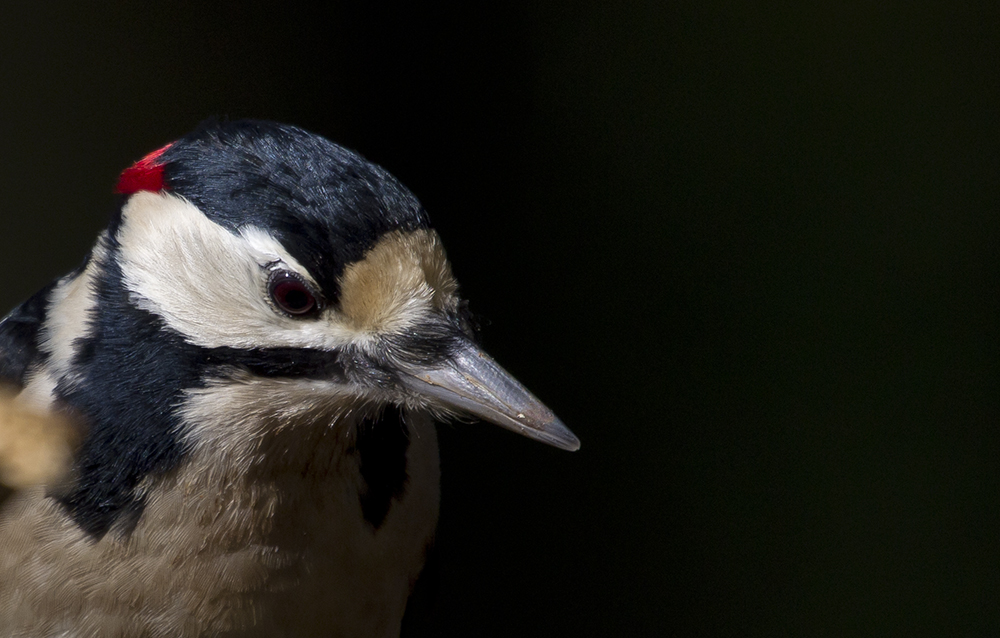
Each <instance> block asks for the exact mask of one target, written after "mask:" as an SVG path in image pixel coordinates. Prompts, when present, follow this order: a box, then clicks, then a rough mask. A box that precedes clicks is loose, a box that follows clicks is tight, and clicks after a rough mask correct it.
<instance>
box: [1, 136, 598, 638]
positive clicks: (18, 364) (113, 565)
mask: <svg viewBox="0 0 1000 638" xmlns="http://www.w3.org/2000/svg"><path fill="white" fill-rule="evenodd" d="M118 192H119V193H120V194H121V207H120V209H119V210H118V211H117V213H116V214H115V215H114V216H113V218H112V220H111V223H110V225H109V226H108V228H107V230H106V231H105V232H103V233H102V234H101V235H100V237H99V238H98V240H97V243H96V245H95V246H94V248H93V250H92V251H91V253H90V255H89V256H88V257H87V259H86V261H85V263H84V264H83V265H82V266H81V267H80V268H79V269H77V270H76V271H74V272H72V273H70V274H69V275H67V276H65V277H63V278H61V279H59V280H57V281H55V282H54V283H52V284H51V285H49V286H48V287H46V288H44V289H43V290H41V291H40V292H38V293H37V294H36V295H34V296H33V297H32V298H31V299H29V300H28V301H27V302H25V303H24V304H23V305H21V306H20V307H19V308H17V309H15V310H14V311H13V312H12V313H11V314H10V315H8V317H7V318H6V319H5V320H4V321H3V322H2V323H0V382H4V383H6V384H7V385H8V386H11V387H12V388H14V391H15V392H16V393H17V396H16V397H15V398H14V399H13V401H15V402H17V403H18V405H20V406H22V407H23V408H24V409H25V410H29V411H32V410H33V411H35V413H44V412H46V411H47V412H48V413H49V414H53V415H60V417H61V418H62V419H63V421H64V422H68V423H71V424H73V425H72V427H73V431H74V432H75V436H76V438H77V439H78V441H79V444H78V446H77V447H75V448H70V449H72V450H73V451H72V453H71V456H70V457H69V458H71V462H70V464H69V472H68V473H67V474H66V475H64V476H63V477H62V478H61V479H60V480H57V481H49V484H48V485H46V486H37V487H33V488H27V489H24V490H23V491H21V492H20V493H18V494H16V495H15V496H14V497H12V498H11V499H9V501H8V502H7V503H6V504H5V506H4V509H3V510H2V512H0V634H2V635H16V636H95V637H96V636H101V637H113V636H164V637H166V636H171V637H174V636H222V635H226V636H229V635H233V636H237V635H238V636H269V637H273V636H396V635H398V634H399V630H400V622H401V619H402V617H403V615H404V611H405V609H406V606H407V599H408V596H409V594H410V591H411V588H412V586H413V583H414V582H415V581H416V579H417V577H418V575H419V574H420V571H421V568H422V566H423V564H424V560H425V549H426V548H427V547H428V544H429V543H430V542H431V540H432V538H433V535H434V531H435V526H436V521H437V517H438V503H439V487H438V484H439V468H438V448H437V438H436V434H435V429H434V421H435V420H436V419H446V418H449V417H453V416H463V415H464V416H471V417H478V418H480V419H483V420H486V421H489V422H492V423H495V424H497V425H500V426H502V427H505V428H508V429H511V430H513V431H515V432H519V433H521V434H524V435H526V436H528V437H531V438H533V439H536V440H539V441H542V442H545V443H548V444H550V445H554V446H556V447H559V448H562V449H566V450H575V449H577V448H578V447H579V441H578V440H577V438H576V437H575V436H574V435H573V434H572V433H571V432H570V431H569V430H568V429H567V428H566V427H565V426H564V425H563V424H562V423H561V422H560V421H559V420H558V419H557V418H556V417H555V416H554V415H553V414H552V412H551V411H549V410H548V409H547V408H546V407H545V406H544V405H542V404H541V403H540V402H539V401H538V400H537V399H536V398H535V397H534V396H532V395H531V394H530V393H529V392H528V391H527V390H526V389H525V388H524V387H523V386H521V385H520V384H519V383H518V382H517V381H516V380H515V379H514V378H513V377H511V376H510V375H509V374H508V373H507V372H505V371H504V370H503V369H502V368H501V367H500V366H498V365H497V364H496V363H495V362H494V361H493V360H492V359H491V358H490V357H489V356H487V355H486V354H485V353H484V352H483V351H482V350H480V349H479V347H477V345H476V342H475V340H474V338H473V330H472V328H471V326H470V321H469V318H468V314H467V311H466V306H465V304H464V302H463V301H462V300H461V298H460V297H459V295H458V286H457V284H456V282H455V279H454V278H453V276H452V272H451V268H450V266H449V263H448V261H447V259H446V257H445V253H444V250H443V248H442V246H441V241H440V239H439V237H438V235H437V234H436V233H435V231H434V230H432V228H431V226H430V223H429V221H428V217H427V214H426V212H425V211H424V209H423V208H422V206H421V205H420V203H419V202H418V201H417V199H416V198H415V197H414V196H413V195H412V194H411V193H410V192H409V191H408V190H407V189H406V188H405V187H403V186H402V185H401V184H400V183H399V182H398V181H397V180H396V179H395V178H393V177H392V176H391V175H390V174H389V173H387V172H386V171H385V170H383V169H382V168H380V167H378V166H376V165H374V164H372V163H370V162H368V161H366V160H364V159H363V158H362V157H360V156H359V155H357V154H355V153H353V152H351V151H348V150H346V149H344V148H342V147H340V146H337V145H336V144H333V143H331V142H329V141H327V140H326V139H323V138H321V137H319V136H316V135H313V134H310V133H307V132H305V131H303V130H301V129H299V128H295V127H292V126H286V125H280V124H273V123H267V122H258V121H239V122H227V123H221V124H211V125H206V126H204V127H202V128H201V129H199V130H197V131H195V132H194V133H192V134H190V135H188V136H186V137H184V138H182V139H180V140H178V141H176V142H174V143H172V144H169V145H167V146H165V147H163V148H161V149H160V150H158V151H156V152H154V153H152V154H150V155H148V156H146V157H145V158H144V159H142V160H141V161H139V162H138V163H136V164H135V165H134V166H132V167H131V168H129V169H127V170H126V171H125V172H124V173H123V174H122V175H121V178H120V180H119V182H118ZM56 456H58V455H56Z"/></svg>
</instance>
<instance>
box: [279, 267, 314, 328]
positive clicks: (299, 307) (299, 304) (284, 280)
mask: <svg viewBox="0 0 1000 638" xmlns="http://www.w3.org/2000/svg"><path fill="white" fill-rule="evenodd" d="M267 294H268V295H270V297H271V302H272V303H273V304H274V306H275V307H276V308H277V309H278V310H280V311H281V312H284V313H285V314H287V315H289V316H292V317H305V316H308V315H314V314H316V313H317V312H318V311H319V310H320V309H321V304H320V301H319V299H318V298H317V297H318V296H317V295H316V294H315V293H314V292H313V291H312V289H311V287H310V286H309V285H308V284H307V283H306V282H305V281H303V280H302V278H301V277H299V276H298V275H296V274H295V273H293V272H290V271H287V270H275V271H274V272H272V273H271V277H270V279H268V281H267Z"/></svg>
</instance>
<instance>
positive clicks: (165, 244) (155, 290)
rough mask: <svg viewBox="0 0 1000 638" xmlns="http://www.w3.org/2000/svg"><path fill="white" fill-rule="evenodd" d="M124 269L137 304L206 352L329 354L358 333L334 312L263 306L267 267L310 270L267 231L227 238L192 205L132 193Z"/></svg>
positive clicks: (123, 233)
mask: <svg viewBox="0 0 1000 638" xmlns="http://www.w3.org/2000/svg"><path fill="white" fill-rule="evenodd" d="M122 218H123V222H122V225H121V227H120V229H119V231H118V236H117V238H118V242H119V244H120V245H121V253H120V260H121V268H122V273H123V276H124V279H125V284H126V286H127V287H128V289H129V290H130V291H131V292H132V294H133V300H134V301H135V303H136V304H137V305H138V306H139V307H140V308H143V309H144V310H147V311H149V312H152V313H154V314H156V315H157V316H159V317H161V318H162V319H163V320H164V321H165V322H166V324H167V325H168V326H169V327H170V328H172V329H174V330H175V331H177V332H179V333H180V334H182V335H184V336H185V337H186V338H187V340H188V341H190V342H191V343H194V344H197V345H199V346H203V347H206V348H214V347H226V346H228V347H233V348H268V347H291V348H317V349H334V348H337V347H339V346H343V345H344V344H346V343H349V342H351V341H353V340H354V339H355V337H356V334H355V333H354V331H353V330H351V329H350V328H349V327H348V326H346V325H345V324H344V323H343V322H342V321H340V320H339V318H338V317H337V315H336V313H335V312H332V311H327V312H324V314H323V315H322V316H320V317H319V318H317V319H307V320H296V319H292V318H291V317H286V316H284V315H282V314H279V313H278V312H276V311H275V310H274V308H272V307H271V305H270V304H269V303H268V300H267V299H268V298H267V290H266V286H267V277H268V267H269V265H273V264H274V263H275V262H282V265H281V267H284V268H287V269H289V270H294V271H295V272H297V273H298V274H299V275H301V276H302V277H303V278H305V279H306V280H309V281H311V277H310V276H309V273H308V272H307V271H306V270H305V269H303V268H302V267H301V265H299V264H298V263H297V262H295V260H294V259H293V258H292V257H291V256H290V255H289V254H288V253H287V252H286V251H285V250H284V249H283V248H282V247H281V244H280V243H279V242H278V241H277V240H275V239H274V238H273V237H270V236H269V235H268V234H267V233H266V232H265V231H263V230H261V229H257V228H248V229H246V230H244V231H243V232H242V233H241V234H239V235H236V234H234V233H231V232H230V231H228V230H227V229H225V228H223V227H222V226H220V225H218V224H216V223H214V222H212V221H211V220H209V219H208V218H207V217H205V215H204V214H202V212H201V211H199V210H198V208H197V207H195V206H194V205H193V204H191V203H190V202H188V201H187V200H184V199H182V198H179V197H176V196H174V195H170V194H165V193H150V192H140V193H136V194H135V195H133V196H132V197H131V199H129V201H128V203H127V204H126V205H125V207H124V208H123V209H122Z"/></svg>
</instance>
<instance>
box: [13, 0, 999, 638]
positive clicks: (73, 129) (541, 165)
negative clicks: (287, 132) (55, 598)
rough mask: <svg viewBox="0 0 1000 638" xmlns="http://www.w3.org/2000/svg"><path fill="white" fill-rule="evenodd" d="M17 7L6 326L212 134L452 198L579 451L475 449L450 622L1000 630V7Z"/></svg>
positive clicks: (530, 373)
mask: <svg viewBox="0 0 1000 638" xmlns="http://www.w3.org/2000/svg"><path fill="white" fill-rule="evenodd" d="M10 4H14V3H8V5H10ZM18 4H23V5H25V6H22V7H18V8H13V7H11V6H5V7H4V8H3V10H2V14H0V20H2V29H3V36H2V38H0V163H2V164H0V170H2V173H0V247H2V250H3V253H2V255H3V259H2V267H3V282H4V285H3V288H2V290H0V301H2V302H3V306H4V308H9V307H11V306H13V305H14V304H15V303H17V302H18V301H19V300H21V299H23V298H24V297H26V296H27V295H28V294H30V293H31V292H32V291H34V290H35V289H37V288H39V287H40V286H41V285H42V284H43V283H45V282H47V281H48V280H50V279H51V278H53V277H54V276H56V275H58V274H61V273H63V272H66V271H67V270H69V269H70V268H72V267H73V266H75V265H76V264H77V263H78V262H79V261H80V260H81V259H82V257H83V256H84V254H85V252H86V250H87V248H88V246H89V245H90V243H91V242H92V240H93V238H94V236H95V235H96V233H97V232H98V231H99V229H100V228H101V227H102V226H103V224H104V223H105V222H106V219H107V216H108V214H109V213H110V210H111V207H112V206H113V202H114V199H113V197H112V195H111V188H112V185H113V184H114V181H115V179H116V176H117V173H118V171H120V170H121V169H122V168H124V167H125V166H127V165H128V164H129V163H131V162H132V161H134V160H136V159H138V158H139V157H141V156H142V155H143V154H145V153H146V152H148V151H150V150H152V149H154V148H157V147H159V146H161V145H163V144H164V143H166V142H169V141H170V140H172V139H174V138H175V137H177V136H179V135H181V134H183V133H184V132H186V131H188V130H189V129H191V128H193V127H194V126H195V125H196V124H197V123H198V122H199V121H200V120H201V119H203V118H204V117H206V116H209V115H222V116H231V117H247V116H251V117H262V118H268V119H276V120H280V121H287V122H290V123H294V124H298V125H300V126H304V127H306V128H309V129H311V130H314V131H316V132H319V133H322V134H324V135H326V136H328V137H330V138H332V139H334V140H336V141H339V142H341V143H343V144H345V145H347V146H349V147H352V148H355V149H357V150H359V151H360V152H362V153H363V154H365V155H366V156H367V157H368V158H369V159H372V160H373V161H376V162H378V163H380V164H382V165H384V166H385V167H386V168H388V169H389V170H390V171H391V172H393V173H394V174H396V175H397V176H398V177H399V178H400V179H401V180H402V181H403V182H404V183H405V184H407V185H408V186H409V187H410V188H411V189H412V190H413V191H414V192H415V193H416V194H417V196H418V197H420V198H421V199H422V201H423V202H424V204H425V205H426V207H427V208H428V210H429V211H430V213H431V216H432V218H433V219H434V221H435V223H436V225H437V227H438V229H439V231H440V232H441V234H442V235H443V237H444V240H445V243H446V245H447V247H448V249H449V253H450V256H451V258H452V262H453V264H454V267H455V270H456V273H457V275H458V277H459V279H460V281H461V282H462V284H463V286H464V291H465V294H466V295H467V297H468V298H469V299H471V302H472V309H473V310H474V311H476V312H478V313H480V314H481V315H483V316H485V317H487V318H488V319H489V323H488V325H487V326H486V333H485V344H486V346H487V349H488V350H490V351H491V352H492V353H493V354H494V356H495V357H496V358H497V359H498V360H499V361H500V362H501V363H503V364H504V365H505V366H506V367H507V368H508V369H510V370H511V371H512V372H514V373H515V374H516V375H517V376H519V377H520V378H521V379H522V381H524V382H525V384H526V385H528V386H529V387H530V388H532V389H533V390H534V391H535V393H536V394H538V395H539V396H540V397H542V398H543V399H544V400H545V401H546V402H547V403H548V404H549V405H550V407H552V408H553V409H554V410H555V411H556V413H557V414H559V415H560V416H561V417H562V419H563V420H564V421H565V422H566V423H567V424H568V425H569V426H570V427H571V428H572V429H573V430H574V431H575V432H576V433H577V434H578V435H579V436H580V438H581V440H582V441H583V447H582V449H581V451H580V452H578V453H575V454H569V453H565V452H559V451H556V450H553V449H549V448H547V447H544V446H542V445H539V444H535V443H532V442H530V441H528V440H527V439H522V438H520V437H516V436H513V435H511V434H509V433H507V432H505V431H501V430H499V429H498V428H494V427H487V426H484V425H475V426H466V425H459V426H454V427H446V428H444V429H443V432H442V454H443V460H442V466H443V472H444V483H443V511H442V519H441V527H440V552H441V558H442V567H441V579H442V580H441V583H442V588H441V591H440V599H439V602H440V606H439V614H438V616H437V619H436V621H435V622H436V624H435V631H436V632H437V633H439V634H440V635H446V636H582V635H588V636H607V635H634V636H659V635H682V636H689V635H802V636H805V635H808V636H820V635H830V636H843V635H885V636H893V635H898V636H914V635H929V636H940V635H997V634H998V633H1000V551H998V534H1000V513H998V507H997V503H998V495H1000V490H998V488H1000V470H998V467H1000V455H998V447H1000V436H998V425H1000V424H998V418H997V417H998V399H1000V387H998V385H1000V384H998V380H1000V379H998V377H1000V369H998V363H1000V358H998V350H1000V339H998V327H1000V321H998V320H1000V308H998V298H997V285H998V272H997V267H996V266H997V260H996V257H995V255H996V253H997V248H998V245H1000V244H998V240H1000V237H998V235H1000V233H998V230H1000V228H998V227H1000V224H998V215H997V213H998V204H1000V189H998V180H997V177H998V169H1000V161H998V160H1000V153H998V142H1000V136H998V133H1000V124H998V122H1000V115H998V99H997V98H998V69H1000V66H998V65H1000V58H998V42H1000V40H998V35H1000V33H998V28H997V27H998V15H1000V12H998V10H997V9H996V8H994V7H993V6H992V5H993V4H994V3H987V2H981V3H978V4H977V3H959V2H945V1H943V0H942V1H939V2H919V1H918V2H862V1H856V2H848V3H829V4H831V5H835V6H825V4H824V3H815V2H778V3H757V2H720V1H717V0H708V1H706V0H699V1H697V2H645V3H644V2H632V3H623V2H596V1H594V2H582V3H574V4H570V3H559V2H551V1H543V2H535V3H524V4H523V5H520V6H515V7H499V6H496V5H494V4H490V5H484V6H473V4H472V3H469V4H467V5H462V8H454V7H452V8H447V9H446V8H434V7H431V6H421V5H419V4H417V3H413V4H410V5H409V6H405V7H404V6H389V5H386V4H383V3H351V4H350V5H348V4H340V3H333V4H331V5H330V6H328V7H327V8H318V7H317V6H313V7H312V8H306V7H297V8H292V7H291V6H290V5H280V6H279V5H277V4H275V5H273V6H254V5H252V4H250V3H200V2H199V3H193V2H192V3H135V4H127V3H124V2H119V3H113V4H104V5H101V7H102V8H101V9H99V10H98V9H96V8H95V7H94V6H89V5H90V3H76V4H72V5H71V4H69V3H66V4H65V5H55V4H49V5H45V4H44V3H18ZM29 4H30V8H26V7H27V6H28V5H29ZM95 4H96V3H95ZM357 5H361V7H359V6H357ZM987 7H989V8H987Z"/></svg>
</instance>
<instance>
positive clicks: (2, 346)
mask: <svg viewBox="0 0 1000 638" xmlns="http://www.w3.org/2000/svg"><path fill="white" fill-rule="evenodd" d="M54 286H55V283H52V284H50V285H49V286H46V287H45V288H42V289H41V290H40V291H38V292H37V293H35V294H34V295H33V296H32V297H31V298H30V299H28V300H27V301H25V302H24V303H23V304H21V305H20V306H18V307H17V308H15V309H14V310H12V311H11V313H10V314H9V315H7V316H6V317H5V318H4V320H3V321H0V382H2V383H5V384H9V385H14V386H16V387H18V388H21V387H23V386H24V375H25V373H26V372H27V371H28V368H29V367H30V366H31V364H32V363H33V362H34V361H35V360H36V359H37V358H38V331H39V329H40V328H41V326H42V324H43V323H44V322H45V310H46V306H47V305H48V300H49V295H50V294H51V292H52V288H53V287H54Z"/></svg>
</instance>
